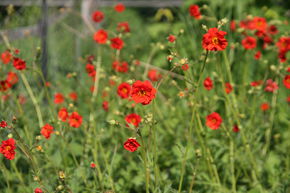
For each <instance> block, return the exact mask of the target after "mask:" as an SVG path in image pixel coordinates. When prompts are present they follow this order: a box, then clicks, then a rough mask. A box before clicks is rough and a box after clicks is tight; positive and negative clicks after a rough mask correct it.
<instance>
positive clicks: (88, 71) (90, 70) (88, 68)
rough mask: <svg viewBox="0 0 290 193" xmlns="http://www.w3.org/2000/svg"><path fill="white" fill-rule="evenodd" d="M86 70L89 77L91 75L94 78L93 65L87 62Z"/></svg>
mask: <svg viewBox="0 0 290 193" xmlns="http://www.w3.org/2000/svg"><path fill="white" fill-rule="evenodd" d="M86 71H87V73H88V75H89V76H90V77H93V78H94V77H95V76H96V70H95V66H94V65H92V64H87V65H86Z"/></svg>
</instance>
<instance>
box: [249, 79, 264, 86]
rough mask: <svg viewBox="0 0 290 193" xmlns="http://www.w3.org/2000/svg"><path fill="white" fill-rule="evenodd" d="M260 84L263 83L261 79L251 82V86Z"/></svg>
mask: <svg viewBox="0 0 290 193" xmlns="http://www.w3.org/2000/svg"><path fill="white" fill-rule="evenodd" d="M261 84H263V81H262V80H258V81H253V82H251V84H250V85H251V86H252V87H257V86H260V85H261Z"/></svg>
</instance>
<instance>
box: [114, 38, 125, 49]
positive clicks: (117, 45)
mask: <svg viewBox="0 0 290 193" xmlns="http://www.w3.org/2000/svg"><path fill="white" fill-rule="evenodd" d="M123 46H124V42H123V40H122V39H121V38H118V37H116V38H112V39H111V47H112V48H113V49H116V50H121V49H122V48H123Z"/></svg>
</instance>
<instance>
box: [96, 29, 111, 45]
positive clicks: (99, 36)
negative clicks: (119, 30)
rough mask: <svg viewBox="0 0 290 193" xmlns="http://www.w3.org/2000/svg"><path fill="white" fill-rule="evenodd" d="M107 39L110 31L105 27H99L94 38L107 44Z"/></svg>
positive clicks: (100, 42)
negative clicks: (104, 28)
mask: <svg viewBox="0 0 290 193" xmlns="http://www.w3.org/2000/svg"><path fill="white" fill-rule="evenodd" d="M107 39H108V33H107V32H106V31H105V30H103V29H99V30H98V31H97V32H96V33H95V34H94V40H95V41H96V42H97V43H99V44H105V43H106V42H107Z"/></svg>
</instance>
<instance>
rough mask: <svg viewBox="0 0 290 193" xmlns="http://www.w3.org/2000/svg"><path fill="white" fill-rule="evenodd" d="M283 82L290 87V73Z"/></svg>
mask: <svg viewBox="0 0 290 193" xmlns="http://www.w3.org/2000/svg"><path fill="white" fill-rule="evenodd" d="M283 84H284V86H285V87H286V88H287V89H290V75H286V76H285V77H284V79H283Z"/></svg>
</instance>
